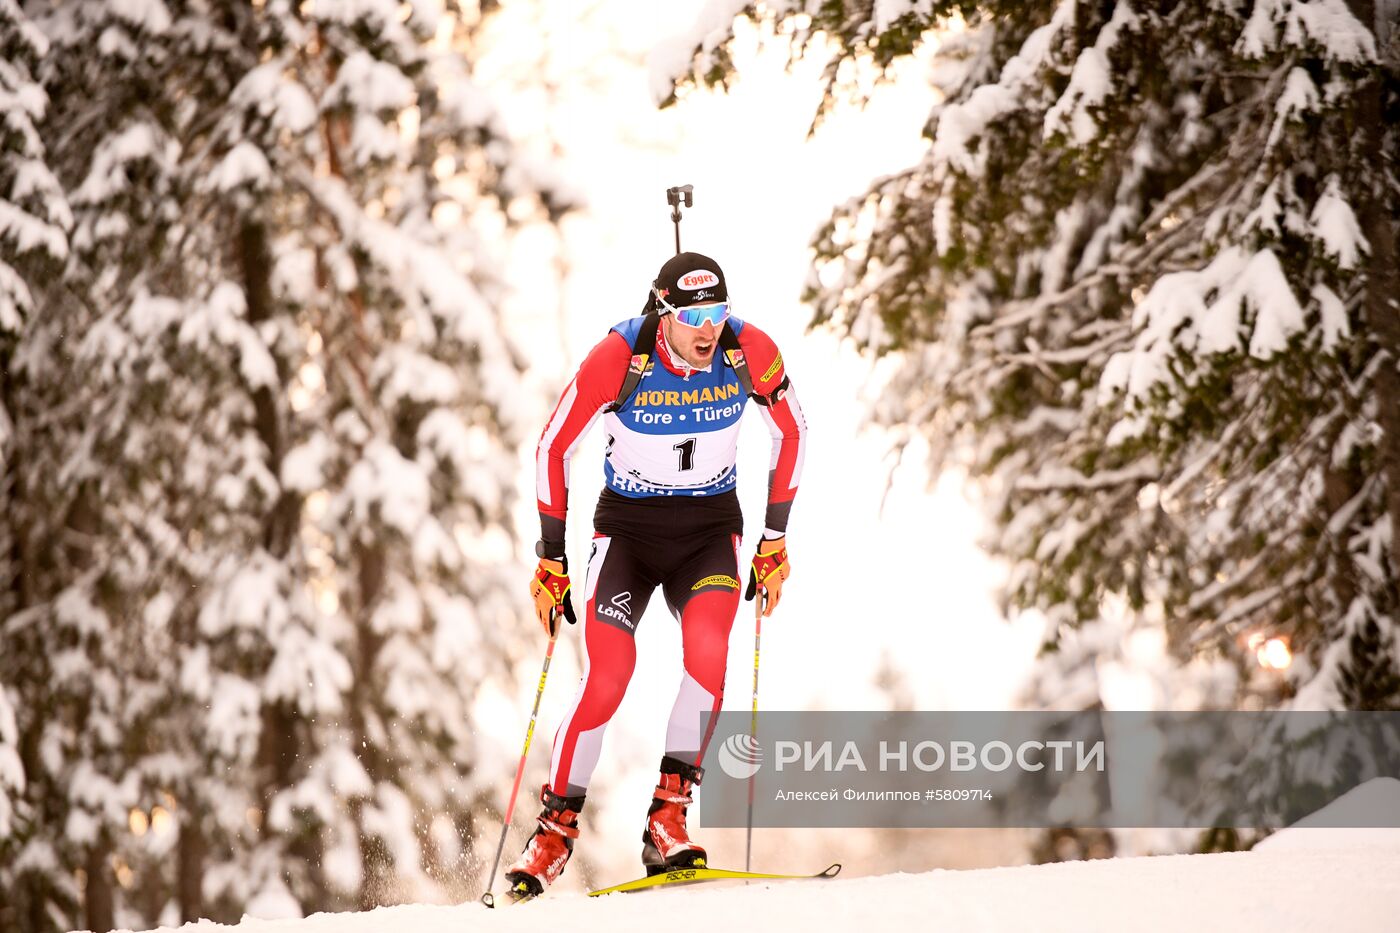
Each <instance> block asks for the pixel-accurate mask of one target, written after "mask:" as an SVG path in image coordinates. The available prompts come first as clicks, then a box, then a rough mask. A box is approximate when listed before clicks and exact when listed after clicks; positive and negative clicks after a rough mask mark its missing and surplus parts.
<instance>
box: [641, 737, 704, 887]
mask: <svg viewBox="0 0 1400 933" xmlns="http://www.w3.org/2000/svg"><path fill="white" fill-rule="evenodd" d="M704 774H705V770H704V769H703V768H697V767H695V766H694V765H689V764H686V763H685V762H684V761H681V760H680V759H679V758H672V757H671V756H669V755H668V756H666V757H665V758H662V759H661V781H660V782H659V783H658V784H657V785H656V791H655V792H654V793H653V794H652V801H651V809H650V810H648V811H647V828H646V829H644V830H642V864H643V865H645V866H646V869H647V874H648V875H659V874H661V873H662V872H668V871H674V870H676V869H677V868H704V867H705V850H704V849H702V848H700V846H698V845H696V844H695V843H693V842H691V841H690V834H689V833H688V832H686V828H685V808H686V807H688V806H690V801H691V797H690V790H691V788H692V787H694V786H695V785H697V784H699V783H700V778H701V777H703V776H704Z"/></svg>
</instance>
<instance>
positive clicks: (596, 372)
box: [535, 331, 632, 557]
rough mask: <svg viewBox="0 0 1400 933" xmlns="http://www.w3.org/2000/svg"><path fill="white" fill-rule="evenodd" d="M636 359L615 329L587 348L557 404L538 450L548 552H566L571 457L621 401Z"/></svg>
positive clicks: (543, 535) (551, 554) (537, 478)
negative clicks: (607, 411) (625, 379)
mask: <svg viewBox="0 0 1400 933" xmlns="http://www.w3.org/2000/svg"><path fill="white" fill-rule="evenodd" d="M631 359H632V348H631V347H630V346H628V344H627V341H626V340H625V339H624V338H623V336H622V335H621V334H619V333H617V332H616V331H608V335H607V336H606V337H604V338H603V339H602V340H601V341H599V343H598V345H597V346H595V347H594V348H593V349H592V350H591V351H589V354H588V357H587V358H586V359H584V361H583V364H582V365H581V366H579V368H578V372H577V373H576V374H575V375H574V378H573V380H572V381H570V382H569V384H568V386H566V387H565V389H564V394H563V395H562V396H560V398H559V404H557V405H555V406H554V413H553V414H551V415H550V416H549V422H548V423H547V424H545V426H544V433H543V434H541V435H540V443H539V446H538V447H537V448H536V449H535V498H536V500H537V504H538V505H539V510H540V540H541V541H543V542H544V548H545V554H546V556H549V557H558V556H561V555H562V554H563V553H564V528H565V521H566V519H567V517H568V513H569V460H570V459H571V458H572V457H573V455H574V449H575V448H577V447H578V443H579V441H581V440H583V436H584V435H585V434H587V433H588V429H589V428H590V427H592V426H593V422H594V421H596V420H597V419H598V416H599V415H601V414H602V413H603V409H605V408H607V407H608V406H609V405H611V404H612V403H613V402H614V401H616V400H617V393H618V391H619V390H621V388H622V380H623V377H624V376H626V374H627V366H628V363H629V362H630V361H631Z"/></svg>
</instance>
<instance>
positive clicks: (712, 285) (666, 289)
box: [652, 253, 729, 310]
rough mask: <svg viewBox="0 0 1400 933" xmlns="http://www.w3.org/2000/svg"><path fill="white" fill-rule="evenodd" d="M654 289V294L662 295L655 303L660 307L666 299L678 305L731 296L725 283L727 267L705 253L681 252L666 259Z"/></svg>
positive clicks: (719, 299) (726, 298)
mask: <svg viewBox="0 0 1400 933" xmlns="http://www.w3.org/2000/svg"><path fill="white" fill-rule="evenodd" d="M652 289H653V295H654V296H656V295H659V296H660V299H659V301H658V302H657V303H655V304H654V305H653V306H654V307H655V308H656V309H657V310H660V303H662V302H664V303H666V304H669V305H672V306H675V307H689V306H691V305H697V304H701V303H711V302H724V301H728V300H729V291H728V289H726V288H725V285H724V270H723V269H721V268H720V266H719V263H717V262H715V261H714V260H713V259H711V258H710V257H709V256H706V255H704V254H703V253H677V254H676V255H674V256H672V257H671V258H670V259H668V260H666V263H665V265H663V266H662V267H661V271H660V272H658V273H657V274H656V279H655V280H654V281H653V282H652Z"/></svg>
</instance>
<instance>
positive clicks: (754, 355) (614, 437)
mask: <svg viewBox="0 0 1400 933" xmlns="http://www.w3.org/2000/svg"><path fill="white" fill-rule="evenodd" d="M653 351H654V352H653ZM717 357H718V359H717ZM750 398H752V399H753V401H755V402H756V403H757V404H758V405H759V410H760V411H761V412H762V413H763V416H764V418H765V420H766V421H767V423H768V427H769V431H770V433H771V434H772V437H773V453H772V458H771V460H770V464H769V474H768V505H767V511H766V513H765V517H764V533H763V538H762V540H761V541H760V542H759V544H758V546H757V548H756V549H755V554H754V557H753V560H752V562H751V567H750V573H749V586H748V592H747V594H746V598H748V599H752V598H754V596H755V594H756V593H757V594H758V595H759V598H760V599H763V598H764V597H765V596H766V604H764V603H761V604H760V605H761V606H762V607H763V613H764V615H767V614H769V613H771V612H772V611H773V608H774V607H775V606H776V605H777V604H778V601H779V599H780V598H781V596H782V586H783V581H784V580H785V579H787V577H788V573H789V566H788V563H787V550H786V539H785V534H786V529H787V521H788V513H789V511H790V510H791V508H792V501H793V497H794V496H795V494H796V491H797V483H798V478H799V476H800V474H801V470H802V457H803V449H804V433H805V431H806V424H805V422H804V420H803V417H802V410H801V408H800V407H799V405H798V402H797V397H796V395H795V394H794V393H793V391H792V388H791V385H790V383H789V381H788V378H787V375H786V373H785V372H784V370H783V360H782V356H781V354H779V352H778V348H777V347H776V346H775V345H774V343H773V341H772V340H771V339H770V338H769V337H768V335H767V334H764V333H763V332H762V331H760V330H759V329H758V328H757V327H755V326H754V325H753V324H751V323H746V322H744V321H741V320H739V319H738V318H736V317H734V316H733V315H731V314H730V306H729V296H728V291H727V288H726V286H725V281H724V273H723V272H722V271H721V270H720V267H719V265H718V263H716V262H715V261H714V260H713V259H710V258H709V257H707V256H702V255H700V254H699V253H689V252H687V253H678V254H677V255H676V256H674V257H672V258H671V259H670V260H668V261H667V262H666V264H665V265H663V266H662V267H661V271H660V272H659V273H658V274H657V277H656V279H655V281H654V282H653V283H652V287H651V292H650V295H649V297H648V306H647V313H646V314H645V315H644V316H642V317H635V318H632V319H630V320H627V321H623V322H622V323H620V324H618V325H616V326H615V327H613V328H612V329H611V330H610V331H609V332H608V334H607V336H606V337H604V338H603V340H602V341H601V342H600V343H599V344H598V345H597V346H595V347H594V348H593V350H592V351H591V352H590V353H589V355H588V357H587V359H585V360H584V361H583V364H582V365H581V366H580V367H579V370H578V373H577V374H576V375H575V377H574V379H573V381H572V382H570V383H569V385H568V387H567V388H565V390H564V393H563V396H562V397H561V398H560V400H559V404H558V405H557V406H556V408H555V409H554V413H553V415H552V416H551V417H550V419H549V423H548V424H547V425H546V426H545V429H544V432H543V434H542V435H541V437H540V443H539V448H538V450H537V452H536V460H535V465H536V480H537V483H536V489H537V496H538V499H539V511H540V524H541V529H542V533H541V539H540V541H539V543H538V544H537V545H536V548H535V549H536V554H537V555H538V557H539V558H540V561H539V566H538V567H537V568H536V571H535V575H534V577H533V578H532V580H531V596H532V597H533V599H534V603H535V612H536V616H537V617H538V619H539V621H540V623H541V624H542V625H543V626H544V627H545V629H546V631H547V632H548V633H549V635H550V636H551V637H553V636H554V635H555V634H556V627H557V625H558V617H559V616H560V615H563V616H564V617H565V618H567V619H568V620H569V621H570V622H573V621H574V620H575V618H574V610H573V605H572V601H571V599H570V583H569V576H568V562H567V560H566V558H565V556H564V529H565V517H566V514H567V508H568V483H569V460H570V457H571V456H572V455H573V452H574V450H575V448H576V447H577V446H578V442H579V440H580V439H581V438H582V437H583V435H584V434H585V433H586V432H587V431H588V429H589V427H591V426H592V424H593V422H594V421H595V420H596V419H597V418H598V416H599V415H604V423H605V425H606V429H607V432H608V444H607V452H606V453H605V454H604V458H605V459H604V475H605V479H606V486H605V488H604V489H603V492H602V495H601V496H600V497H599V500H598V505H597V509H596V511H595V512H594V516H593V526H594V534H593V550H592V553H591V555H590V557H589V562H588V570H587V575H586V592H585V608H584V616H583V618H584V626H583V642H584V668H583V671H584V672H583V677H582V679H581V680H580V683H579V690H578V694H577V696H576V697H575V699H574V703H573V706H572V707H571V708H570V710H569V712H568V714H567V715H566V716H565V718H564V721H563V722H562V723H561V724H560V726H559V730H558V732H557V733H556V735H555V738H554V748H553V753H552V756H551V759H550V772H549V783H547V784H546V785H544V787H543V788H542V789H541V795H540V799H541V802H542V803H543V804H544V809H543V811H542V812H541V813H540V816H539V825H538V826H537V827H536V829H535V833H534V835H533V836H532V837H531V838H530V841H529V842H528V843H527V844H526V846H525V850H524V852H522V853H521V856H520V858H519V859H518V860H517V861H516V863H515V864H514V865H512V866H511V867H510V869H509V870H508V872H507V874H506V880H507V882H508V883H509V884H510V889H511V891H512V893H513V894H515V895H517V896H525V895H535V894H539V893H540V892H541V891H543V889H544V887H545V886H546V885H548V884H550V883H552V882H553V881H554V880H555V879H556V878H558V877H559V875H560V874H561V873H562V872H563V870H564V865H565V864H566V863H567V862H568V860H569V856H570V854H571V853H572V852H573V844H574V839H576V838H577V837H578V833H579V828H578V816H579V812H580V811H581V810H582V809H583V805H584V798H585V795H586V793H587V790H588V782H589V778H590V776H591V775H592V772H593V769H594V766H595V765H596V764H597V762H598V753H599V750H600V748H601V745H602V740H603V732H604V730H605V728H606V726H607V723H608V721H609V719H611V718H612V715H613V713H614V712H615V711H616V710H617V707H618V704H619V703H620V702H621V701H622V696H623V693H624V692H625V691H626V689H627V684H628V681H629V680H630V679H631V676H632V670H633V667H634V665H635V663H636V644H635V641H634V635H635V630H636V625H637V622H638V621H639V620H640V619H641V617H642V614H643V612H644V611H645V610H646V607H647V603H648V601H649V600H650V598H651V595H652V593H653V591H654V590H655V588H656V587H657V586H660V587H661V589H662V594H663V596H664V598H665V600H666V605H667V607H668V608H669V609H670V610H671V613H672V615H673V616H675V617H676V618H677V619H678V620H679V622H680V626H681V640H682V645H683V667H684V671H683V673H682V677H681V684H680V690H679V692H678V694H677V696H676V700H675V704H674V706H673V707H672V710H671V717H670V722H669V725H668V727H667V731H666V746H665V755H664V756H663V757H662V759H661V773H660V779H659V780H658V782H657V786H656V790H655V792H654V794H653V797H652V801H651V805H650V807H649V809H648V812H647V819H646V826H645V829H644V830H643V832H642V861H643V863H644V864H645V866H646V869H647V873H648V874H649V875H650V874H656V873H658V872H662V871H670V870H673V869H675V868H680V867H694V866H704V864H705V850H704V849H703V848H701V847H700V846H698V845H696V844H695V843H694V842H693V841H691V839H690V836H689V835H688V833H687V831H686V825H685V814H686V808H687V806H689V804H690V802H691V791H692V789H693V788H694V787H695V785H697V784H699V783H700V780H701V777H702V776H703V770H702V769H701V768H700V766H699V765H700V761H701V759H702V758H703V757H704V753H705V747H706V745H707V744H708V742H709V739H710V734H709V730H702V729H701V722H702V718H703V717H705V716H706V715H707V714H709V715H713V714H717V713H718V712H719V709H720V703H721V700H722V698H723V693H724V670H725V662H726V659H727V656H728V648H729V631H730V627H731V626H732V625H733V622H734V616H735V613H736V612H737V610H738V607H739V577H738V572H739V546H740V539H741V536H742V533H743V518H742V516H741V514H740V510H739V501H738V496H737V494H736V485H735V466H734V463H735V456H736V452H737V447H738V436H739V419H740V416H741V415H742V414H743V409H744V406H745V404H746V403H747V402H748V401H749V400H750ZM702 731H703V734H702Z"/></svg>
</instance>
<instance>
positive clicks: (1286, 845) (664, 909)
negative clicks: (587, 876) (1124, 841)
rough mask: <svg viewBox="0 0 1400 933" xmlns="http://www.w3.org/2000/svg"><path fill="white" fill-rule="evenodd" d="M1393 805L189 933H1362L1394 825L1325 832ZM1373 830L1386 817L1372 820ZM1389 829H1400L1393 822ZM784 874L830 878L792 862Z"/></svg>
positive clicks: (1397, 892) (1352, 805)
mask: <svg viewBox="0 0 1400 933" xmlns="http://www.w3.org/2000/svg"><path fill="white" fill-rule="evenodd" d="M1397 808H1400V781H1397V780H1395V779H1393V778H1378V779H1376V780H1374V781H1370V782H1369V783H1367V784H1364V785H1362V786H1361V787H1358V788H1356V789H1355V790H1353V791H1351V792H1350V793H1348V794H1346V795H1344V796H1343V797H1341V798H1339V799H1338V800H1336V801H1334V802H1333V803H1332V804H1330V805H1329V806H1328V807H1326V808H1324V809H1323V810H1321V811H1319V812H1318V813H1316V814H1313V816H1311V817H1308V818H1307V819H1305V820H1303V821H1301V822H1300V823H1299V824H1298V825H1297V826H1296V827H1293V828H1290V829H1286V830H1284V831H1282V832H1280V833H1276V834H1274V835H1273V836H1271V837H1269V838H1268V839H1267V840H1265V841H1264V842H1263V843H1262V844H1260V845H1259V846H1257V847H1256V848H1255V849H1254V850H1253V851H1251V852H1229V853H1223V854H1216V855H1171V856H1158V857H1155V858H1119V859H1103V860H1101V861H1093V862H1062V863H1059V864H1056V865H1026V866H1019V867H1016V868H990V869H981V870H972V871H931V872H926V873H923V874H915V875H906V874H896V875H880V876H875V877H868V878H849V879H845V880H843V879H840V878H838V879H836V880H834V881H796V882H774V883H762V884H750V885H747V886H745V885H742V884H738V883H714V884H710V885H707V886H701V887H694V888H678V889H673V890H670V891H656V892H649V893H645V894H634V895H613V896H610V897H604V898H596V899H590V898H587V897H586V896H584V895H582V894H574V893H556V894H554V895H551V896H547V897H545V898H543V899H541V900H538V901H535V902H533V903H530V904H526V905H521V906H518V907H511V906H506V907H504V908H499V909H496V910H488V909H487V908H486V907H484V906H482V905H481V904H478V903H471V904H463V905H460V906H457V907H427V906H405V907H382V908H380V909H378V910H374V911H370V912H368V913H361V914H317V915H315V916H313V917H310V918H307V919H305V920H251V919H249V920H245V921H244V922H243V923H241V924H239V925H238V926H236V927H228V926H222V925H220V924H215V923H208V922H203V923H197V924H186V925H185V926H184V927H182V928H181V929H182V930H184V931H185V933H196V931H199V933H213V931H217V930H236V931H237V933H464V931H473V930H491V931H496V930H540V929H554V930H566V931H568V933H610V931H613V930H641V929H648V930H654V929H656V928H657V927H658V926H659V925H662V924H674V925H676V926H678V927H681V928H684V929H686V930H697V931H698V930H706V931H709V930H743V929H759V930H765V931H767V930H848V929H857V928H863V929H866V930H903V929H931V930H939V931H948V933H954V931H956V933H968V931H980V930H985V931H1014V933H1028V931H1037V933H1053V931H1060V930H1063V931H1066V933H1081V931H1085V930H1090V931H1098V930H1111V931H1119V930H1132V931H1142V933H1152V931H1161V933H1182V931H1190V933H1204V931H1212V930H1221V931H1229V933H1243V931H1252V930H1267V931H1268V933H1291V931H1305V930H1306V931H1312V930H1317V931H1328V933H1334V931H1335V933H1352V931H1357V933H1362V931H1373V930H1374V931H1377V933H1379V931H1384V930H1394V929H1396V928H1397V925H1400V923H1398V922H1397V918H1400V829H1343V830H1339V829H1326V828H1315V827H1318V826H1320V825H1322V824H1326V823H1333V824H1335V823H1339V822H1350V823H1354V824H1359V823H1364V822H1366V821H1367V818H1368V817H1377V816H1379V815H1380V814H1381V813H1382V812H1384V813H1389V814H1393V813H1394V812H1395V811H1396V809H1397ZM1376 821H1379V820H1376ZM1386 821H1392V820H1386ZM786 861H787V863H788V864H785V865H784V866H783V867H784V868H786V869H787V870H791V871H803V870H808V869H810V870H812V871H816V870H819V869H821V868H824V867H825V865H824V864H823V863H819V862H818V861H814V860H812V857H810V856H803V855H801V854H799V853H796V852H794V853H792V854H790V855H789V856H788V857H787V859H786Z"/></svg>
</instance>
